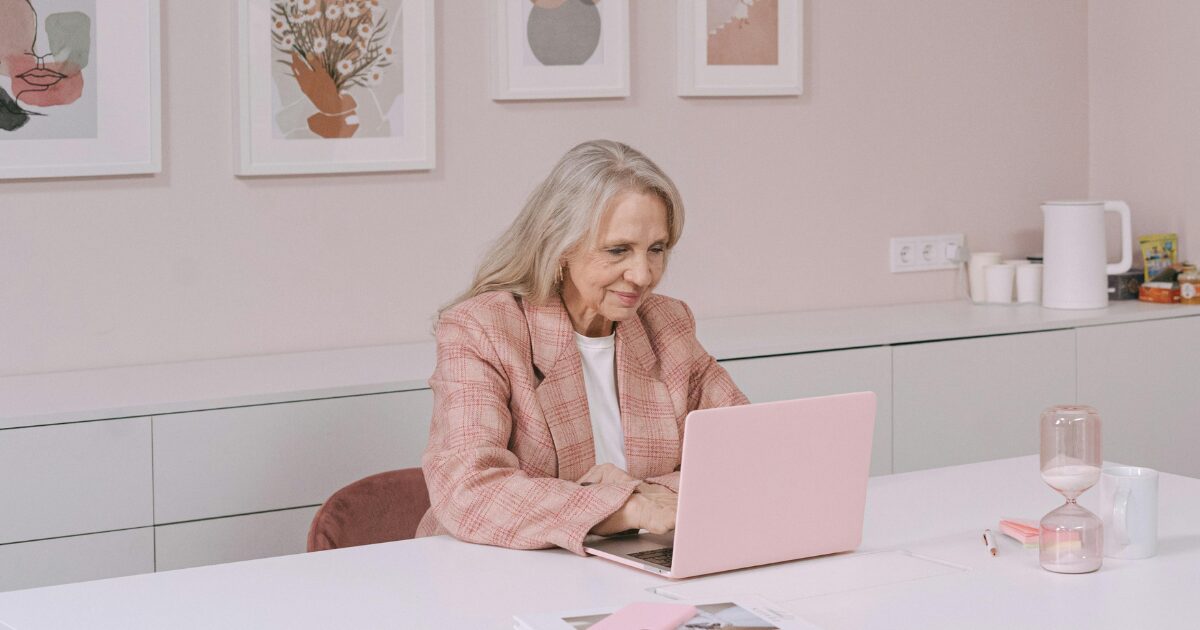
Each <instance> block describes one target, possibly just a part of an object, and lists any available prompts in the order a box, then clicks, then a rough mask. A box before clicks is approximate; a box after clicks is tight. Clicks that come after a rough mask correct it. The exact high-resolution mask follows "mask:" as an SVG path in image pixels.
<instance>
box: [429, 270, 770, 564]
mask: <svg viewBox="0 0 1200 630" xmlns="http://www.w3.org/2000/svg"><path fill="white" fill-rule="evenodd" d="M573 331H574V329H573V328H572V326H571V320H570V318H569V317H568V316H567V311H566V309H565V308H564V307H563V304H562V302H561V301H559V300H553V301H552V303H551V304H548V305H541V306H534V305H531V304H527V303H525V302H524V301H522V300H520V299H519V298H517V297H515V296H513V295H512V294H509V293H505V292H491V293H485V294H483V295H479V296H476V297H474V298H471V299H469V300H466V301H464V302H462V303H460V304H458V305H455V306H454V307H453V308H451V309H449V310H447V311H446V312H444V313H443V314H442V316H441V318H440V320H439V321H438V327H437V357H438V358H437V368H436V369H435V370H434V373H433V377H432V378H430V379H429V385H430V387H432V388H433V421H432V425H431V426H430V430H429V445H428V446H427V447H426V449H425V455H424V457H423V458H422V467H423V468H424V470H425V479H426V483H427V484H428V486H429V496H430V500H431V502H432V507H430V509H429V511H428V512H426V513H425V517H424V518H423V519H422V520H421V524H420V525H419V526H418V528H417V536H429V535H434V534H445V533H449V534H452V535H454V536H455V537H457V538H459V539H461V540H465V541H469V542H474V543H483V544H489V545H497V546H501V547H510V548H516V549H540V548H546V547H552V546H559V547H563V548H565V549H569V550H571V551H573V552H575V553H577V554H580V555H582V554H583V539H584V537H585V536H586V535H587V533H588V531H590V530H591V529H592V527H594V526H595V525H596V524H597V523H599V522H600V521H602V520H604V519H605V518H606V517H608V516H609V515H610V514H612V513H613V512H615V511H617V510H618V509H619V508H620V507H621V506H622V505H624V503H625V501H626V500H627V499H628V498H629V495H630V494H632V493H633V491H634V489H635V488H636V487H637V483H638V482H636V481H629V482H622V483H604V484H596V485H589V486H581V485H579V484H578V483H576V480H578V479H579V478H580V477H581V476H582V475H583V474H584V473H586V472H587V471H588V470H589V469H590V468H591V467H592V466H593V465H594V464H595V450H594V445H593V441H592V423H591V416H590V415H589V412H588V404H587V390H586V389H584V383H583V366H582V362H581V359H580V356H579V351H578V349H577V348H576V346H575V339H574V336H573V334H572V333H573ZM616 370H617V395H618V404H619V405H620V409H621V425H622V428H623V429H624V431H625V459H626V463H627V464H628V466H629V471H628V472H629V473H630V475H632V476H633V477H635V478H637V479H644V480H646V481H647V482H650V483H656V484H661V485H663V486H666V487H668V488H670V489H671V490H674V491H678V488H679V486H678V483H679V472H678V470H679V458H680V448H681V444H682V438H683V429H684V427H683V420H684V417H685V416H686V415H687V413H688V412H689V411H691V410H693V409H703V408H707V407H723V406H729V405H739V404H745V403H746V402H748V401H747V400H746V396H745V395H744V394H742V392H741V390H739V389H738V388H737V386H736V385H734V383H733V380H732V379H731V378H730V377H729V374H728V373H727V372H726V371H725V369H724V368H722V367H721V366H720V365H718V364H717V362H716V360H715V359H713V357H712V356H710V355H709V354H708V353H707V352H705V350H704V348H702V347H701V346H700V342H699V341H697V340H696V323H695V319H694V318H693V316H692V312H691V310H689V309H688V307H687V306H686V305H685V304H684V303H683V302H680V301H679V300H675V299H672V298H668V297H664V296H659V295H651V296H649V297H648V298H647V299H646V301H645V303H644V304H643V305H642V306H641V308H640V309H638V317H636V318H633V319H630V320H628V321H623V322H620V324H619V325H618V326H617V337H616Z"/></svg>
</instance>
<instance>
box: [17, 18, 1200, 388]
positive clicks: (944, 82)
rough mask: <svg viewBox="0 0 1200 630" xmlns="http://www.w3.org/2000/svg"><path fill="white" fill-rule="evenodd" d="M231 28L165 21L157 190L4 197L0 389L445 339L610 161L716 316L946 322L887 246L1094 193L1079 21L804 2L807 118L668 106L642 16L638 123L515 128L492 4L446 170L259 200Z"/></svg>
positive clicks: (450, 53) (474, 21) (668, 30)
mask: <svg viewBox="0 0 1200 630" xmlns="http://www.w3.org/2000/svg"><path fill="white" fill-rule="evenodd" d="M235 4H236V3H227V2H222V3H213V2H182V1H179V2H175V1H170V2H165V3H164V7H163V17H164V33H163V42H164V45H165V46H164V51H163V69H164V76H163V84H164V98H163V108H164V121H165V123H164V134H163V135H164V173H163V174H162V175H159V176H155V177H141V178H115V179H90V180H71V181H28V182H16V183H14V182H5V183H0V205H2V208H0V322H2V323H3V325H2V326H0V374H16V373H31V372H45V371H58V370H69V369H81V368H93V367H102V366H113V365H127V364H139V363H152V362H161V361H178V360H190V359H198V358H207V357H220V356H236V355H247V354H258V353H274V352H290V351H300V350H309V349H320V348H332V347H344V346H355V345H368V344H380V343H389V342H402V341H413V340H421V339H426V338H428V330H429V327H430V324H431V315H432V314H433V312H434V310H435V309H436V308H437V306H438V305H439V304H441V303H442V302H444V301H445V300H447V299H449V298H450V297H452V296H453V295H454V294H456V293H457V292H458V291H460V290H461V289H462V288H463V286H464V285H465V283H466V282H467V281H468V279H469V277H470V274H471V270H472V268H473V266H474V263H475V262H476V260H477V259H478V256H479V255H480V254H481V252H482V249H483V247H484V246H485V244H486V243H487V242H488V240H489V239H491V238H494V237H495V236H496V235H497V234H498V233H499V232H500V230H501V229H502V228H503V227H504V226H505V225H506V224H507V223H508V222H509V221H510V220H511V218H512V217H513V216H514V214H515V213H516V211H517V209H518V208H519V206H520V204H521V202H522V201H523V199H524V197H525V195H526V194H527V193H528V191H529V190H530V188H531V187H532V186H533V184H534V183H535V182H536V181H538V180H539V179H540V178H541V177H542V176H543V175H544V174H545V172H546V171H547V170H548V168H549V166H550V165H551V164H552V163H553V162H554V160H556V159H557V158H558V156H559V155H561V153H562V152H563V151H565V150H566V149H567V148H569V147H570V146H571V145H573V144H575V143H576V142H579V141H581V140H584V139H588V138H592V137H611V138H617V139H622V140H625V141H627V142H630V143H631V144H633V145H634V146H637V147H639V148H641V149H642V150H644V151H645V152H647V153H648V154H650V155H651V156H652V157H653V158H655V159H656V160H657V161H659V163H660V164H661V165H662V166H664V167H665V168H666V169H667V171H668V172H670V173H671V174H672V175H673V176H674V177H675V179H676V180H677V182H678V183H679V185H680V186H681V187H682V190H683V193H684V198H685V200H686V202H687V203H688V210H689V213H690V214H689V218H688V225H687V229H686V230H685V233H684V238H683V241H682V243H681V244H680V247H679V249H678V251H677V254H676V256H675V257H674V259H673V263H672V268H671V269H670V271H669V272H668V276H667V280H666V282H665V284H664V285H663V292H665V293H668V294H672V295H676V296H679V297H682V298H684V299H686V300H687V301H688V302H689V303H690V304H691V305H692V306H693V308H694V309H695V311H696V313H697V315H698V316H699V317H702V318H704V317H715V316H722V315H734V314H746V313H759V312H771V311H784V310H797V309H825V308H833V307H841V306H850V305H870V304H886V303H900V302H917V301H928V300H941V299H950V298H951V297H953V295H954V273H953V272H933V273H923V274H903V275H892V274H890V273H889V272H888V270H887V256H886V251H887V242H888V238H889V237H891V236H904V235H909V236H911V235H921V234H929V233H940V232H963V233H965V234H967V237H968V242H969V244H971V245H972V246H974V247H975V248H976V249H999V250H1002V251H1004V252H1006V253H1009V254H1018V253H1022V254H1023V253H1028V252H1030V251H1036V250H1038V249H1040V237H1039V232H1040V226H1041V217H1040V213H1039V211H1038V209H1037V204H1038V202H1039V201H1040V200H1042V199H1044V198H1049V197H1079V196H1084V195H1086V194H1087V192H1088V126H1087V120H1088V89H1087V83H1088V71H1087V52H1088V33H1087V28H1088V17H1087V6H1086V4H1085V2H1084V0H1071V1H1056V2H1044V1H1042V0H987V1H980V2H961V1H959V0H912V1H908V2H894V1H892V0H852V1H850V0H809V1H808V2H807V3H806V11H805V12H806V20H807V37H808V41H807V42H806V55H807V59H806V72H807V80H806V92H805V95H804V96H803V97H800V98H798V99H797V98H759V99H727V100H718V99H702V100H684V99H680V98H678V97H676V96H675V95H674V74H675V69H674V2H669V1H666V0H654V1H653V2H651V1H648V0H634V1H633V2H632V5H633V11H632V41H633V86H632V89H633V96H632V97H631V98H628V99H625V100H615V101H589V102H541V103H519V104H517V103H507V104H497V103H494V102H492V101H491V100H490V99H489V98H488V91H487V65H486V62H487V51H486V49H485V44H484V42H485V41H486V37H485V33H486V31H485V29H486V28H487V20H486V18H485V14H486V12H485V11H484V10H483V9H482V8H481V6H480V4H479V3H467V2H457V1H456V2H444V3H443V2H439V3H438V10H437V19H438V27H437V54H438V63H437V68H438V72H437V75H438V81H439V85H438V93H437V97H438V145H439V146H438V166H437V169H436V170H434V171H432V172H429V173H416V174H413V173H409V174H383V175H356V176H322V177H292V178H272V179H254V180H241V179H236V178H234V177H233V176H232V175H231V173H232V156H233V133H232V131H231V130H232V128H233V124H234V118H233V111H234V110H233V109H232V107H231V104H232V102H233V96H232V92H231V86H232V77H231V72H232V70H231V68H232V63H233V58H232V51H233V48H234V46H233V35H232V24H233V16H232V11H233V6H234V5H235ZM1112 4H1118V3H1112ZM1179 4H1180V6H1182V5H1183V4H1184V3H1183V2H1182V1H1181V2H1180V3H1179ZM1164 68H1165V63H1164ZM1193 146H1194V145H1193ZM0 148H2V147H0ZM5 150H7V148H5ZM1096 168H1097V164H1096V163H1095V162H1093V171H1095V170H1096ZM1132 200H1133V201H1134V202H1135V203H1136V202H1138V199H1136V198H1134V199H1132Z"/></svg>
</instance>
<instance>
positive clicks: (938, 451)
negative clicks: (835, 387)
mask: <svg viewBox="0 0 1200 630" xmlns="http://www.w3.org/2000/svg"><path fill="white" fill-rule="evenodd" d="M997 308H1000V307H997ZM892 374H893V377H894V379H893V384H894V394H893V410H894V415H893V420H892V429H893V432H894V433H893V437H894V441H893V447H894V451H893V457H894V458H895V459H894V461H893V465H894V468H895V471H896V472H905V471H909V470H918V469H922V468H934V467H937V466H952V465H955V464H966V463H970V462H978V461H985V460H989V459H997V458H1001V457H1015V456H1017V455H1028V454H1030V453H1037V452H1038V418H1039V417H1040V416H1041V412H1042V410H1043V409H1045V408H1046V407H1049V406H1050V405H1054V404H1059V403H1071V402H1074V401H1075V331H1074V330H1060V331H1051V332H1042V333H1030V334H1020V335H1004V336H998V337H980V338H976V339H960V340H955V341H939V342H932V343H918V344H912V345H904V346H895V347H893V348H892Z"/></svg>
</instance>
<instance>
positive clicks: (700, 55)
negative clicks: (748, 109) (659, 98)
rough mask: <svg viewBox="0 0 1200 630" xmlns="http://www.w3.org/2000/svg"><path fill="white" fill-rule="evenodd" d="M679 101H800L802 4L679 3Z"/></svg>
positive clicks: (767, 0) (744, 0) (786, 0)
mask: <svg viewBox="0 0 1200 630" xmlns="http://www.w3.org/2000/svg"><path fill="white" fill-rule="evenodd" d="M676 10H677V19H678V22H677V29H676V47H677V49H676V61H677V66H678V68H677V72H676V80H677V92H678V94H679V96H683V97H694V96H799V95H801V94H803V92H804V0H704V1H703V2H699V1H697V0H677V1H676Z"/></svg>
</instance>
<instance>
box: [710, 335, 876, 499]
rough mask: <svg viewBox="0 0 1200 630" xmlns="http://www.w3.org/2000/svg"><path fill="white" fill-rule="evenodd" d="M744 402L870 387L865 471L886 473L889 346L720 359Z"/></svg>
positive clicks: (853, 390)
mask: <svg viewBox="0 0 1200 630" xmlns="http://www.w3.org/2000/svg"><path fill="white" fill-rule="evenodd" d="M721 366H722V367H724V368H725V369H726V370H727V371H728V372H729V375H730V376H732V377H733V381H734V382H735V383H737V385H738V387H740V388H741V390H742V392H744V393H745V394H746V396H747V397H748V398H749V399H750V402H756V403H758V402H771V401H774V400H789V399H792V398H804V397H808V396H825V395H829V394H845V393H849V392H862V391H872V392H875V395H876V396H877V397H878V407H877V408H876V410H875V434H874V437H873V440H872V441H873V444H872V446H871V474H872V475H885V474H887V473H890V472H892V352H891V348H883V347H881V348H861V349H857V350H838V351H834V352H813V353H809V354H792V355H786V356H778V357H764V358H761V359H739V360H734V361H724V362H722V363H721Z"/></svg>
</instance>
